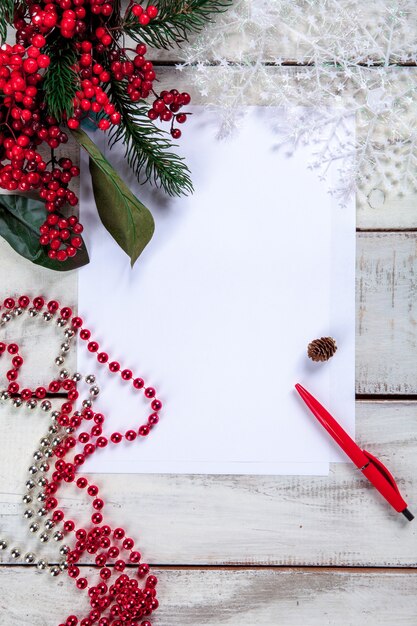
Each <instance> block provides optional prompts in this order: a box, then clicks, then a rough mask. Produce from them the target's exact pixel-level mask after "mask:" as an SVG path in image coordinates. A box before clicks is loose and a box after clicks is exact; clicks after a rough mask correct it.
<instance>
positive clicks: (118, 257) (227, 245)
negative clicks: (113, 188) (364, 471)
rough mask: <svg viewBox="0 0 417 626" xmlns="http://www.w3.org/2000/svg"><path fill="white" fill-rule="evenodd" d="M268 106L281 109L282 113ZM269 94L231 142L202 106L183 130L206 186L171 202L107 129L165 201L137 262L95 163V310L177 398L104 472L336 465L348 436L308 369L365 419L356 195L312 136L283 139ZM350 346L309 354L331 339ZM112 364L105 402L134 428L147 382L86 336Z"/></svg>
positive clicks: (147, 192)
mask: <svg viewBox="0 0 417 626" xmlns="http://www.w3.org/2000/svg"><path fill="white" fill-rule="evenodd" d="M267 111H268V110H267ZM272 114H273V115H274V116H276V115H277V111H276V110H275V111H270V112H268V113H267V112H266V111H265V110H264V109H261V108H257V107H253V108H250V109H249V110H248V115H247V117H246V118H245V120H244V122H243V123H242V127H241V128H240V130H239V132H238V133H237V134H236V136H234V137H233V138H231V139H228V140H224V141H221V140H219V139H217V138H216V133H217V127H218V122H217V116H216V114H215V113H210V112H208V111H207V110H205V109H201V108H196V109H195V112H194V115H193V116H192V117H191V119H190V121H189V122H188V123H187V126H186V127H185V128H184V135H183V138H182V139H181V153H182V154H183V155H184V156H185V158H186V160H187V163H188V164H189V166H190V168H191V170H192V175H193V182H194V185H195V194H194V195H192V196H190V197H189V198H184V197H182V198H177V199H170V198H167V197H166V196H165V195H163V193H162V192H155V191H154V190H152V188H150V187H149V186H148V185H145V186H140V185H138V184H137V182H136V181H135V177H134V175H133V174H132V173H130V170H129V168H128V166H127V164H126V161H125V159H124V147H123V146H122V145H121V144H120V145H118V146H115V147H114V148H113V149H112V150H111V151H109V150H108V149H107V148H106V145H105V140H104V138H103V137H102V135H101V134H100V133H99V132H95V134H94V140H95V141H96V142H100V147H101V149H102V150H103V152H105V154H106V156H107V158H108V159H109V160H110V161H111V162H112V164H113V165H114V166H115V167H116V168H117V169H118V171H119V172H120V173H121V175H122V176H123V178H124V179H125V180H126V182H128V184H129V185H130V186H131V188H132V190H133V192H134V193H135V194H136V195H138V197H139V198H141V200H142V201H143V202H144V203H145V204H146V205H147V206H148V207H149V208H150V209H151V211H152V213H153V215H154V217H155V222H156V231H155V236H154V238H153V240H152V241H151V243H150V244H149V246H148V247H147V248H146V250H145V252H144V253H143V255H142V256H141V257H140V259H139V261H138V262H137V264H136V265H135V267H134V268H133V270H131V268H130V264H129V259H128V257H127V256H126V255H125V254H124V253H123V252H122V251H121V250H120V249H119V248H118V247H117V245H116V244H115V243H114V241H113V240H112V238H111V237H110V235H109V234H108V233H107V231H106V230H105V229H104V227H103V226H102V225H101V223H100V221H99V219H98V216H97V212H96V209H95V206H94V201H93V197H92V191H91V182H90V179H89V176H88V174H86V171H87V170H88V168H87V167H83V172H84V177H83V180H82V195H81V218H82V222H83V223H84V224H85V227H86V228H85V236H86V242H87V245H88V248H89V252H90V256H91V263H90V264H89V265H88V266H87V267H85V268H83V269H82V270H81V271H80V272H79V310H80V314H81V315H82V317H83V318H84V320H85V323H86V325H87V327H89V328H90V329H91V330H92V332H93V334H94V337H95V339H96V340H97V341H98V342H99V343H100V346H101V348H102V349H103V350H105V351H106V352H109V353H110V354H111V355H112V357H113V358H115V359H117V360H120V362H121V363H122V364H123V366H125V367H130V368H131V369H132V370H133V371H134V372H135V374H136V375H140V376H142V377H143V378H144V379H145V381H146V383H147V384H148V385H151V386H155V387H156V388H157V390H158V397H159V398H160V399H161V400H162V401H163V403H164V407H163V409H162V411H161V413H160V417H161V419H160V423H159V424H158V426H157V427H156V428H155V429H153V431H152V432H151V434H150V435H149V437H147V438H146V439H142V440H140V441H139V440H137V441H136V442H135V443H133V444H119V445H118V446H111V448H107V449H106V450H105V451H103V452H102V453H101V454H100V455H94V458H92V459H91V460H90V461H89V462H88V464H87V466H86V469H87V470H88V471H91V472H93V471H96V472H100V471H106V472H174V473H212V474H224V473H239V474H289V473H300V474H304V473H305V474H314V473H317V474H322V473H326V472H327V471H328V463H329V461H332V460H336V459H337V458H339V453H338V451H337V450H336V448H335V446H334V445H333V444H332V443H331V442H330V441H329V438H328V436H327V434H326V433H324V431H323V429H322V428H321V426H319V424H318V423H317V422H316V421H315V419H314V418H313V417H312V415H311V414H310V413H309V412H308V410H307V409H306V407H305V406H304V404H303V403H302V402H301V400H300V399H299V398H298V396H297V394H296V392H295V391H294V384H295V383H296V382H300V383H302V384H303V385H305V386H306V387H307V388H308V389H309V390H310V391H311V392H312V393H313V394H314V395H316V396H317V397H318V398H319V399H320V400H321V401H322V402H323V404H325V406H327V407H328V408H329V409H330V410H331V411H332V412H333V413H334V415H336V416H337V417H338V419H339V420H340V421H341V423H342V424H343V425H344V426H345V427H346V428H347V429H348V430H349V432H351V433H353V429H354V299H355V298H354V262H355V244H354V241H355V228H354V226H355V215H354V214H355V211H354V204H353V202H352V204H351V205H350V206H348V207H347V208H344V209H341V208H340V207H339V206H338V203H337V200H335V199H333V198H332V197H331V196H330V195H329V194H328V192H327V188H328V185H326V183H323V182H322V181H320V180H319V179H318V177H317V175H316V173H315V172H314V171H311V169H309V167H308V165H309V162H310V160H311V148H310V147H305V146H303V147H301V148H299V149H298V150H297V151H296V153H295V155H294V156H292V157H287V156H286V155H285V154H282V153H281V152H279V151H277V150H276V149H275V148H274V144H275V141H274V136H273V134H272V132H271V126H270V125H269V124H268V115H272ZM326 335H332V336H334V337H335V338H336V339H337V343H338V351H337V353H336V355H335V357H334V358H333V359H332V360H331V361H330V362H328V363H326V364H314V363H312V362H311V361H309V360H308V359H307V357H306V346H307V344H308V342H309V341H311V340H312V339H314V338H316V337H320V336H326ZM78 353H79V370H80V371H82V372H85V373H88V372H89V371H90V370H91V369H95V370H96V369H97V370H99V376H98V384H99V386H100V389H101V393H100V396H99V399H98V400H97V410H100V411H102V412H104V413H106V414H108V415H109V417H108V428H109V429H111V430H112V431H113V430H120V431H121V432H124V431H125V430H126V429H128V428H131V427H132V425H133V426H135V427H139V425H140V424H142V423H144V422H146V416H147V414H148V413H149V412H150V411H149V410H147V404H145V402H144V401H143V400H142V395H141V394H138V393H137V392H134V391H133V390H132V388H131V385H127V384H126V383H122V381H121V379H120V376H119V375H117V376H115V375H113V374H112V375H110V374H109V373H108V371H107V368H106V367H105V366H100V367H96V365H95V363H94V362H92V360H91V355H90V354H89V353H88V352H87V351H86V350H85V348H84V347H83V348H82V349H81V348H80V349H79V351H78Z"/></svg>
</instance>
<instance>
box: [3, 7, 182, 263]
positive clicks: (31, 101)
mask: <svg viewBox="0 0 417 626" xmlns="http://www.w3.org/2000/svg"><path fill="white" fill-rule="evenodd" d="M116 11H120V7H119V4H118V3H116V2H114V0H26V2H16V6H15V15H14V26H15V28H16V44H15V45H13V46H11V45H8V44H7V45H5V46H3V47H2V48H1V49H0V187H2V188H4V189H7V190H8V191H22V192H26V191H30V190H34V189H35V190H38V191H39V193H40V196H41V198H42V199H43V200H44V201H45V205H46V210H47V214H48V215H47V217H46V220H45V223H44V224H43V225H42V227H41V232H40V242H41V244H42V245H45V246H46V247H47V249H48V255H49V256H50V257H51V258H52V259H57V260H60V261H65V260H66V259H67V258H68V257H72V256H74V255H75V253H76V251H77V249H78V248H79V247H80V246H79V245H78V244H79V243H80V242H81V239H80V237H79V234H80V232H81V231H79V230H78V232H77V229H80V228H82V227H81V226H80V224H79V223H78V221H76V222H75V221H74V219H75V218H74V216H71V217H70V218H67V219H65V218H64V217H63V216H62V215H61V213H60V211H61V210H62V209H65V208H66V206H67V205H70V206H75V205H76V204H77V202H78V199H77V197H76V195H75V194H74V192H73V191H71V190H70V189H69V183H70V182H71V179H72V178H74V177H76V176H78V175H79V170H78V168H76V167H74V166H73V164H72V163H71V162H70V160H69V159H63V160H62V162H61V161H60V162H59V163H58V162H57V159H56V158H55V154H54V151H55V150H56V149H57V148H58V147H59V146H60V145H61V144H65V143H67V141H68V135H67V133H66V132H65V130H63V126H65V125H66V126H67V127H68V128H69V129H71V130H73V129H77V128H78V127H79V126H80V123H81V121H82V120H83V119H84V118H86V117H88V118H89V119H90V120H91V121H93V122H94V123H95V124H96V125H97V126H98V128H100V129H101V130H103V131H107V130H109V129H110V128H111V127H112V126H114V125H118V124H120V122H121V114H120V111H119V110H118V109H117V105H116V104H115V102H117V101H113V96H112V91H111V84H112V83H115V82H120V83H122V84H123V89H124V92H125V93H126V94H127V95H128V97H129V99H130V100H131V101H132V102H139V101H141V100H145V99H147V98H149V97H150V96H152V97H153V98H154V102H153V104H152V107H151V108H150V110H149V113H148V115H149V118H150V119H151V120H156V119H158V120H160V121H162V122H168V123H170V124H171V135H172V136H173V137H174V138H175V139H178V138H179V137H180V136H181V131H180V130H179V129H178V128H176V127H175V124H176V123H177V124H182V123H184V122H185V121H186V119H187V113H185V112H182V111H181V112H180V109H181V108H182V107H183V106H186V105H188V104H189V102H190V96H189V94H188V93H179V92H178V91H177V90H175V89H172V90H171V91H163V92H162V93H161V94H160V95H158V94H157V93H156V92H155V90H154V82H155V80H156V73H155V69H154V66H153V63H152V62H151V61H150V60H148V59H147V58H146V53H147V48H146V45H145V44H143V43H139V44H138V45H137V46H136V48H135V49H130V48H125V47H123V46H122V45H120V40H121V39H120V38H121V35H123V28H124V25H125V24H128V23H131V22H132V19H133V20H136V19H137V21H138V22H139V24H140V26H141V27H144V28H146V26H148V24H149V23H150V22H151V21H152V20H154V19H155V18H157V16H158V9H157V7H156V6H154V5H148V6H147V7H146V8H144V7H143V6H141V4H138V3H133V2H130V3H129V4H128V6H127V9H126V12H125V14H124V17H123V18H122V17H121V16H119V15H116V14H115V12H116ZM68 40H73V41H72V42H71V44H70V45H72V46H73V49H74V52H75V58H76V61H75V63H74V65H73V66H72V70H73V72H74V76H75V77H76V80H77V89H76V91H75V96H74V98H73V101H72V106H73V109H72V111H71V114H69V115H67V114H66V112H65V111H63V112H62V114H61V116H60V119H56V118H55V117H53V116H52V115H50V112H49V111H48V108H47V103H46V100H47V99H46V97H45V95H46V93H47V92H44V80H45V74H46V73H47V72H48V71H52V70H51V69H50V63H51V58H52V55H53V54H54V50H55V51H56V52H58V50H59V49H60V47H62V46H66V45H68ZM48 68H49V69H48ZM42 144H46V145H47V146H48V147H49V148H50V149H51V150H52V156H51V159H50V160H49V161H47V160H46V159H45V158H44V156H43V153H42V151H41V150H39V147H40V146H41V145H42ZM63 163H64V164H65V165H63ZM65 221H67V222H68V223H67V224H66V225H64V224H65ZM58 224H61V225H62V227H61V226H60V227H59V228H58V227H57V225H58Z"/></svg>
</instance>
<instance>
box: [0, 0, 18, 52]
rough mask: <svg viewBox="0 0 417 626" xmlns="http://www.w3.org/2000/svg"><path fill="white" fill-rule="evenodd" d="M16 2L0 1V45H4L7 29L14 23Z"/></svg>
mask: <svg viewBox="0 0 417 626" xmlns="http://www.w3.org/2000/svg"><path fill="white" fill-rule="evenodd" d="M18 4H19V3H17V2H15V1H14V0H0V43H1V44H3V43H4V42H5V40H6V37H7V27H8V26H10V25H11V24H12V23H13V17H14V9H15V5H18Z"/></svg>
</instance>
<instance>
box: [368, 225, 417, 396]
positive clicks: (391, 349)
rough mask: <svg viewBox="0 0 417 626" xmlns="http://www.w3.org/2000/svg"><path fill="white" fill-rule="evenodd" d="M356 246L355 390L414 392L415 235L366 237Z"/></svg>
mask: <svg viewBox="0 0 417 626" xmlns="http://www.w3.org/2000/svg"><path fill="white" fill-rule="evenodd" d="M400 242H401V243H400ZM357 243H358V246H357V275H356V284H357V289H356V297H357V316H356V317H357V342H356V362H357V370H356V380H357V383H356V390H357V392H358V393H365V394H368V393H371V394H375V393H376V394H381V393H382V394H411V393H416V392H417V358H416V357H417V325H416V319H417V299H416V294H417V283H416V273H417V233H405V234H404V233H403V234H398V233H378V234H376V233H362V234H360V235H359V237H358V240H357Z"/></svg>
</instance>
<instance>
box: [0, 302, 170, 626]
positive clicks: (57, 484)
mask: <svg viewBox="0 0 417 626" xmlns="http://www.w3.org/2000/svg"><path fill="white" fill-rule="evenodd" d="M1 308H3V313H2V315H1V319H2V320H5V321H7V320H8V319H9V317H8V316H10V315H11V314H12V313H13V312H14V311H18V312H19V313H21V311H22V310H26V309H27V310H28V311H29V312H30V313H32V315H34V312H35V313H36V315H38V314H41V313H42V311H44V316H45V315H46V316H47V317H45V319H51V316H54V315H59V318H58V320H61V324H60V325H61V326H64V327H68V328H69V329H70V330H71V331H72V332H73V333H74V336H76V334H79V337H80V339H81V340H82V341H83V342H85V345H86V347H87V350H88V351H89V352H90V354H91V355H95V356H96V360H97V362H98V363H99V364H101V365H103V366H106V367H107V368H108V371H109V372H111V373H113V374H117V375H119V376H120V378H121V380H122V381H124V382H126V383H128V384H131V385H132V387H133V388H134V389H135V390H137V391H140V392H141V393H143V395H144V398H145V399H146V400H147V401H148V402H149V403H150V407H151V411H152V412H151V413H150V415H149V417H148V419H147V422H146V423H144V424H142V425H141V426H140V427H139V428H137V427H136V428H131V429H129V430H127V431H126V432H125V433H124V434H122V433H120V432H112V433H111V434H110V435H106V434H104V427H105V421H106V419H105V416H104V415H103V414H102V413H98V412H95V411H94V410H93V408H92V407H91V406H90V405H89V404H88V403H87V405H85V404H84V403H83V408H82V410H81V411H78V410H76V406H75V402H76V400H77V399H78V398H79V392H78V387H77V382H78V379H76V380H74V379H71V378H69V377H66V378H65V379H64V380H61V379H54V380H52V381H50V382H49V384H47V385H46V386H45V387H38V388H36V389H30V388H23V389H20V386H19V382H18V377H19V373H20V370H21V367H22V365H23V363H24V360H23V358H22V357H21V355H20V352H19V346H18V345H17V344H16V343H8V344H6V343H4V342H0V358H1V357H2V356H3V355H5V354H8V355H9V356H10V358H11V359H12V366H13V367H12V369H10V370H9V371H8V372H7V380H8V387H7V389H8V393H9V394H11V395H12V396H14V397H15V398H20V399H21V400H24V401H27V402H31V401H33V399H44V398H46V396H47V393H48V391H49V392H50V393H54V394H56V393H64V394H65V395H66V398H65V401H64V402H63V403H62V405H61V407H60V410H59V414H58V416H57V423H58V424H59V425H60V426H61V427H62V428H64V429H68V428H69V429H70V433H69V434H67V435H66V436H64V437H63V438H62V440H61V441H60V442H59V444H57V445H56V447H55V448H54V451H53V452H54V454H53V457H55V459H56V460H55V462H54V464H53V467H52V468H51V470H50V476H49V477H48V480H47V481H46V482H45V488H44V493H45V494H46V500H45V502H44V507H45V509H46V510H47V511H50V512H52V518H51V519H52V522H53V523H54V524H56V525H60V527H61V529H62V530H61V532H62V533H63V534H64V535H65V539H66V542H67V543H71V547H70V549H69V551H68V553H67V554H66V564H67V573H68V576H69V578H70V579H71V580H73V581H74V583H75V585H76V587H77V589H79V590H80V591H87V593H88V597H89V603H90V610H89V612H88V615H86V616H84V617H79V616H76V615H74V614H71V615H69V616H68V617H67V618H66V619H65V621H64V622H62V623H61V624H60V625H59V626H77V625H79V626H93V625H94V624H98V626H138V625H139V624H140V626H151V623H150V622H149V620H148V617H149V616H151V614H152V613H153V612H154V611H155V610H156V609H157V608H158V600H157V598H156V585H157V582H158V581H157V578H156V577H155V576H153V575H150V574H149V565H148V564H147V563H144V562H142V556H141V553H140V552H139V551H138V550H137V549H136V547H135V542H134V540H133V539H132V538H130V537H128V536H127V535H126V531H125V530H124V529H123V528H121V527H116V528H114V529H112V527H111V526H110V525H109V524H107V523H105V522H104V515H103V512H104V509H105V500H104V498H103V497H102V496H101V495H100V490H99V487H98V486H97V485H96V484H91V483H89V481H88V479H87V478H86V477H85V476H82V475H80V468H81V466H82V465H83V464H84V463H85V461H86V459H87V458H88V457H89V456H91V455H93V454H95V453H96V452H97V451H99V450H100V449H102V448H105V447H107V446H108V445H111V444H113V445H117V444H119V443H121V442H122V441H128V442H132V441H135V440H136V438H137V437H138V436H139V437H146V436H147V435H148V434H149V433H150V431H151V430H152V428H154V426H155V425H156V424H157V423H158V421H159V415H158V413H159V411H160V410H161V408H162V402H161V401H160V400H159V399H157V397H156V391H155V389H154V388H153V387H150V386H146V385H145V382H144V380H143V378H141V377H137V376H135V375H134V374H133V372H132V370H130V369H127V368H125V369H122V368H121V366H120V363H119V362H118V361H114V360H110V357H109V355H108V354H107V352H104V351H100V346H99V344H98V342H96V341H94V340H93V339H92V334H91V331H90V330H89V329H87V328H86V327H85V326H84V325H83V321H82V319H81V318H80V317H79V316H78V315H74V314H73V311H72V310H71V308H70V307H61V306H60V305H59V303H58V302H57V301H55V300H51V301H49V302H46V301H45V299H44V298H43V297H41V296H38V297H36V298H33V300H32V301H31V299H30V298H29V297H28V296H26V295H24V296H20V297H19V298H18V299H17V300H15V299H14V298H11V297H10V298H6V299H5V300H4V302H3V307H0V310H1ZM0 312H1V311H0ZM77 433H78V434H77ZM70 483H75V484H76V486H77V488H78V489H79V490H80V492H83V493H84V494H85V495H86V496H87V497H88V498H89V501H90V505H91V517H90V521H91V524H90V525H89V526H86V527H82V526H80V525H77V524H76V522H75V521H74V520H73V519H70V518H68V517H67V516H66V514H65V513H64V511H63V510H62V509H60V508H59V498H60V497H61V493H60V492H61V490H62V488H63V487H64V486H65V484H70ZM86 554H87V555H94V563H95V568H97V569H98V574H99V580H98V581H96V582H95V583H94V582H92V581H90V580H89V579H88V578H87V577H86V576H84V575H82V570H81V568H80V566H79V563H80V561H81V560H82V558H83V556H84V555H86ZM112 562H113V566H112V567H109V565H110V564H111V563H112ZM132 568H134V569H133V570H132ZM131 572H132V573H133V575H132V574H131ZM112 578H113V581H112ZM140 581H144V583H143V585H142V587H141V586H140Z"/></svg>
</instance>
